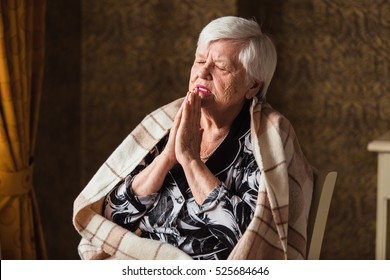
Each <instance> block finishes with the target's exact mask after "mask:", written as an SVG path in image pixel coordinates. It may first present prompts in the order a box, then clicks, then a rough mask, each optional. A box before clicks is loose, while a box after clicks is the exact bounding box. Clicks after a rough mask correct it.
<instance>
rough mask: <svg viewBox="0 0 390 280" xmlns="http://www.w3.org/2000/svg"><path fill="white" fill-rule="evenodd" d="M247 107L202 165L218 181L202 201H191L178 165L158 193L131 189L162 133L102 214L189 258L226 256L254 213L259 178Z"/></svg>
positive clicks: (161, 144) (109, 196) (109, 198)
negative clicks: (167, 244) (204, 165)
mask: <svg viewBox="0 0 390 280" xmlns="http://www.w3.org/2000/svg"><path fill="white" fill-rule="evenodd" d="M248 106H249V104H247V105H245V106H244V108H243V110H241V112H240V114H239V115H238V116H237V118H236V119H235V120H234V122H233V124H232V127H231V129H230V132H229V134H228V136H227V137H226V138H225V140H224V141H223V142H222V144H221V145H220V146H219V147H218V149H217V150H216V151H215V152H214V154H213V155H212V156H211V157H210V158H209V159H208V160H207V161H206V163H205V164H206V166H207V167H208V168H209V169H210V171H211V172H212V173H213V174H214V175H215V176H216V177H217V178H218V179H219V180H220V181H221V182H222V183H221V184H220V185H218V186H216V188H215V189H214V190H213V191H212V192H211V193H210V194H209V195H208V197H207V198H206V200H205V201H204V202H203V204H202V205H198V204H197V203H196V202H195V199H194V197H193V196H192V193H191V191H190V188H189V186H188V183H187V180H186V177H185V175H184V171H183V168H182V167H181V165H180V164H177V165H176V166H174V167H173V168H172V169H171V170H170V171H169V172H168V174H167V176H166V177H165V180H164V183H163V186H162V188H161V190H160V192H159V193H156V194H152V195H149V196H142V197H141V196H135V195H134V194H133V193H132V189H131V185H132V181H133V179H134V177H135V176H136V175H137V174H138V173H139V172H141V171H142V170H143V169H144V168H145V167H146V166H147V165H148V164H150V163H151V162H152V161H153V159H154V158H155V157H156V156H157V155H158V154H160V153H161V151H162V149H163V148H164V146H165V144H166V142H167V140H168V136H166V137H165V138H164V139H162V140H161V141H160V142H159V143H158V144H157V145H156V146H155V148H154V149H153V150H152V151H151V152H150V153H149V154H148V155H147V156H146V157H145V158H144V160H143V161H142V162H141V163H140V164H139V165H138V166H137V167H136V168H135V170H134V171H133V172H131V173H130V174H129V175H128V176H127V177H126V178H125V179H124V180H123V181H122V182H120V183H119V184H118V185H117V186H116V187H115V188H114V189H113V190H112V191H111V192H110V193H109V194H107V196H106V199H105V201H104V205H103V213H104V216H105V217H106V218H107V219H110V220H112V221H114V222H115V223H117V224H119V225H120V226H122V227H124V228H126V229H129V230H130V231H135V230H136V229H138V228H139V229H140V230H141V232H142V233H141V237H146V238H151V239H156V240H160V241H162V242H167V243H169V244H171V245H173V246H175V247H178V248H180V249H181V250H183V251H184V252H186V253H187V254H189V255H190V256H191V257H192V258H194V259H227V257H228V255H229V253H230V252H231V251H232V249H233V247H234V246H235V244H236V243H237V241H238V239H239V238H240V237H241V236H242V234H243V233H244V231H245V229H246V228H247V226H248V225H249V223H250V221H251V219H252V217H253V213H254V209H255V207H256V201H257V193H258V188H259V182H260V170H259V168H258V166H257V163H256V161H255V158H254V156H253V153H252V145H251V138H250V129H249V125H250V115H249V108H248Z"/></svg>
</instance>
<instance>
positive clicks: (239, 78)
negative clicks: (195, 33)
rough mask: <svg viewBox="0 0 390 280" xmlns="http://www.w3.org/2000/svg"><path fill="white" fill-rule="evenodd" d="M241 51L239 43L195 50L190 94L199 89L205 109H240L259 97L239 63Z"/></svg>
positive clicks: (225, 41)
mask: <svg viewBox="0 0 390 280" xmlns="http://www.w3.org/2000/svg"><path fill="white" fill-rule="evenodd" d="M240 48H241V45H240V44H239V43H237V42H233V41H231V40H219V41H215V42H212V43H211V44H209V45H208V46H199V47H198V49H197V50H196V54H195V61H194V64H193V66H192V68H191V77H190V83H189V90H192V89H194V88H198V91H199V94H200V96H201V99H202V107H203V108H216V109H233V108H240V107H241V106H242V105H243V104H244V101H245V98H248V99H249V98H252V97H253V96H254V95H255V94H256V93H257V90H256V89H253V87H252V85H251V84H250V83H249V82H248V81H247V79H246V72H245V69H244V67H243V65H242V64H241V62H240V61H239V59H238V55H239V52H240Z"/></svg>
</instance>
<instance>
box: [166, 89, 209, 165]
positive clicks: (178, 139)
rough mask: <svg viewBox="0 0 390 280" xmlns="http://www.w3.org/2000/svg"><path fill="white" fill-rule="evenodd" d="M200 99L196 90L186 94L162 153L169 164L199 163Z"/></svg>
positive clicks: (200, 133) (200, 135)
mask: <svg viewBox="0 0 390 280" xmlns="http://www.w3.org/2000/svg"><path fill="white" fill-rule="evenodd" d="M200 117H201V98H200V96H199V93H198V89H197V88H195V89H193V90H192V91H189V92H188V93H187V96H186V97H185V99H184V101H183V103H182V105H181V107H180V109H179V111H178V112H177V114H176V117H175V119H174V122H173V125H172V128H171V130H170V133H169V138H168V142H167V144H166V146H165V148H164V150H163V152H162V155H164V156H166V157H167V159H168V160H169V162H170V163H171V164H172V165H174V164H175V163H177V162H178V163H180V164H181V165H182V166H183V165H186V164H188V163H189V162H190V161H193V160H196V161H198V160H199V161H200V145H201V141H202V133H203V130H202V129H201V128H200Z"/></svg>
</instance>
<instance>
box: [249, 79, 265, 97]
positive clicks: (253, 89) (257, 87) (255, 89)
mask: <svg viewBox="0 0 390 280" xmlns="http://www.w3.org/2000/svg"><path fill="white" fill-rule="evenodd" d="M262 86H263V82H258V81H255V82H254V83H253V84H252V85H251V87H250V88H249V89H248V90H247V92H246V94H245V98H246V99H252V98H253V97H255V96H256V94H257V93H258V92H259V90H260V89H261V88H262Z"/></svg>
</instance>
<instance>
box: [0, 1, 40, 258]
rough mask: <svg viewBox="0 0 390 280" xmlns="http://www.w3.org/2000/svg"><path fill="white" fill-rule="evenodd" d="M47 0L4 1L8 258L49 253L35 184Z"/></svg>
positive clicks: (0, 112) (0, 205)
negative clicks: (34, 168)
mask: <svg viewBox="0 0 390 280" xmlns="http://www.w3.org/2000/svg"><path fill="white" fill-rule="evenodd" d="M45 8H46V0H1V1H0V242H1V243H0V246H1V257H2V258H3V259H46V257H47V256H46V249H45V244H44V239H43V232H42V226H41V223H40V220H39V211H38V207H37V202H36V199H35V195H34V190H33V187H32V170H33V153H34V146H35V138H36V133H37V124H38V111H39V101H40V96H41V90H42V78H43V61H44V35H45Z"/></svg>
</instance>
